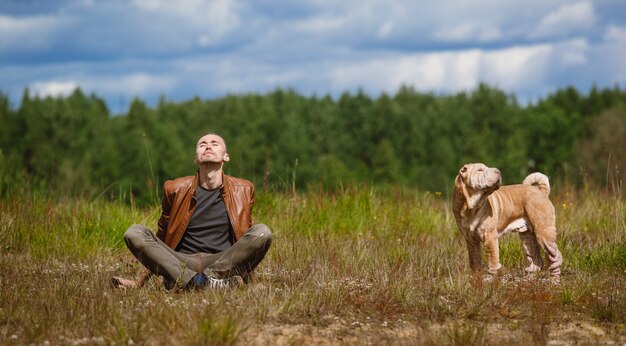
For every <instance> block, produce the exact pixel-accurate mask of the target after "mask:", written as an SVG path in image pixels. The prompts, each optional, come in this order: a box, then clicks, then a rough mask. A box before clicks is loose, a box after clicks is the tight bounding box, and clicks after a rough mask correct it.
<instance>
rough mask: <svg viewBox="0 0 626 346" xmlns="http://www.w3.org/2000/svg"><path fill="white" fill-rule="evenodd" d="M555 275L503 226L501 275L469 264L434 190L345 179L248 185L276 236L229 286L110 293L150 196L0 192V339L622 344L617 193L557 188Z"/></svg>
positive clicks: (621, 214) (623, 287)
mask: <svg viewBox="0 0 626 346" xmlns="http://www.w3.org/2000/svg"><path fill="white" fill-rule="evenodd" d="M552 200H553V202H554V204H555V207H556V208H557V227H558V230H559V236H558V237H559V238H558V244H559V247H560V249H561V251H562V253H563V256H564V265H563V274H562V285H561V286H560V287H553V286H551V285H550V284H549V283H547V280H544V279H545V278H546V274H545V273H541V274H540V275H539V276H536V277H527V276H525V274H524V267H525V266H526V263H525V259H524V256H523V254H522V248H521V245H520V242H519V239H518V237H517V236H516V235H508V236H505V237H504V238H502V239H501V243H500V248H501V261H502V263H503V266H504V268H503V272H502V274H501V275H500V276H499V277H497V278H495V279H494V280H493V281H492V282H490V283H476V282H474V281H473V280H472V279H471V278H470V275H469V268H468V264H467V254H466V250H465V244H464V241H463V239H462V237H460V235H459V233H458V231H457V229H456V225H455V223H454V218H453V216H452V214H451V210H450V203H449V201H448V200H446V199H443V198H442V197H441V196H440V194H435V193H423V192H418V191H415V190H409V189H399V188H398V189H391V190H388V191H379V190H376V189H373V188H371V187H367V186H350V187H347V188H345V189H343V190H341V191H338V192H336V193H328V192H324V191H310V192H306V193H301V194H297V195H293V194H281V193H272V192H259V193H258V194H257V196H256V204H255V213H254V214H255V215H254V216H255V221H256V222H263V223H266V224H268V225H270V227H271V228H272V230H273V233H274V242H273V245H272V249H271V250H270V252H269V254H268V257H267V258H266V259H265V261H264V262H263V263H262V264H261V266H260V267H259V268H258V270H257V271H258V277H259V283H257V284H253V285H250V286H248V287H246V288H244V289H242V290H232V291H219V290H218V291H209V292H179V293H172V292H168V291H166V290H164V289H163V288H162V286H161V285H160V283H159V281H158V280H156V279H152V280H151V281H150V282H149V283H148V285H147V286H146V287H144V288H142V289H138V290H131V291H120V290H114V289H112V288H110V287H109V279H110V277H111V276H113V275H125V276H133V275H134V274H135V273H136V272H137V270H138V269H139V267H140V265H139V264H137V262H136V261H134V260H133V258H132V256H131V255H130V254H129V253H128V251H127V250H126V249H125V247H124V244H123V241H122V236H123V234H124V232H125V230H126V228H127V227H128V226H130V225H131V224H133V223H142V224H146V225H149V226H150V227H154V226H155V225H156V221H157V218H158V217H159V208H158V207H157V206H154V207H150V208H143V209H138V208H131V207H128V206H125V205H123V204H120V203H112V202H104V201H95V202H88V201H84V200H67V201H53V200H49V199H45V198H41V197H38V198H34V197H16V196H13V197H9V198H5V199H4V200H1V201H0V203H1V204H0V268H2V270H1V271H0V344H44V343H46V342H48V343H50V344H113V343H115V344H175V345H176V344H178V345H196V344H197V345H211V344H214V345H229V344H273V343H277V342H280V343H283V344H298V343H304V344H320V343H334V344H426V345H429V344H432V345H435V344H450V345H461V344H462V345H472V344H474V345H482V344H505V345H506V344H518V343H519V340H529V341H531V342H532V343H534V344H545V343H547V342H549V341H553V342H558V341H562V342H565V343H583V344H595V343H606V342H610V341H614V342H617V343H618V344H622V343H624V342H626V329H625V327H624V325H625V324H626V297H625V294H626V293H625V292H626V225H625V220H626V217H625V216H626V212H625V210H626V208H625V205H624V203H623V201H622V200H621V199H620V196H607V195H603V194H601V193H600V192H586V193H578V194H576V193H574V192H571V191H570V192H562V193H560V194H558V195H555V196H552Z"/></svg>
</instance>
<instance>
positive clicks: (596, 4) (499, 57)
mask: <svg viewBox="0 0 626 346" xmlns="http://www.w3.org/2000/svg"><path fill="white" fill-rule="evenodd" d="M479 83H487V84H488V85H490V86H492V87H495V88H499V89H501V90H503V91H505V92H506V93H509V94H512V95H515V97H516V98H517V99H518V100H519V101H520V102H523V103H524V102H533V101H536V100H539V99H541V98H543V97H545V96H547V95H549V94H550V93H553V92H554V91H556V90H558V89H562V88H565V87H568V86H573V87H575V88H577V89H578V90H579V91H580V92H581V93H587V92H588V91H589V90H590V89H591V88H592V87H593V86H595V87H597V88H613V87H615V86H618V87H620V88H622V89H623V88H624V87H626V1H624V0H593V1H589V0H580V1H579V0H525V1H518V0H439V1H424V0H406V1H405V0H398V1H393V0H381V1H378V0H343V1H330V0H308V1H289V0H256V1H255V0H252V1H245V0H178V1H168V0H106V1H100V0H73V1H69V0H56V1H49V0H0V92H1V93H3V94H5V95H8V96H9V98H10V100H11V103H12V106H13V107H17V106H19V102H20V99H21V97H22V95H23V93H24V90H25V88H28V89H29V91H30V93H31V95H38V96H41V97H45V96H49V95H50V96H65V95H68V94H70V93H71V92H72V91H73V90H74V89H75V88H77V87H80V88H81V90H83V92H85V93H87V94H91V93H93V94H95V95H96V96H98V97H101V98H103V99H104V100H105V101H106V102H107V105H108V107H109V109H110V110H111V112H112V113H124V112H126V111H127V110H128V107H129V105H130V103H131V101H132V100H133V98H140V99H142V100H144V101H146V102H147V103H148V104H149V105H154V104H155V103H156V102H157V100H158V99H159V98H160V97H163V98H165V99H166V100H170V101H175V102H179V101H185V100H189V99H191V98H194V97H200V98H202V99H213V98H219V97H222V96H224V95H232V94H247V93H261V94H264V93H268V92H271V91H273V90H276V89H277V88H282V89H292V90H295V91H296V92H298V93H299V94H302V95H305V96H317V97H322V96H326V95H331V96H332V97H338V96H339V95H341V94H342V93H343V92H350V93H356V92H358V91H359V90H362V91H364V92H365V93H367V94H368V95H371V96H372V97H378V96H380V95H381V94H382V93H387V94H388V95H394V94H395V93H396V92H397V91H398V90H399V88H400V87H401V86H409V87H412V88H414V89H415V90H417V91H419V92H425V93H435V94H438V95H441V94H454V93H458V92H467V91H471V90H473V89H474V88H476V86H477V85H478V84H479Z"/></svg>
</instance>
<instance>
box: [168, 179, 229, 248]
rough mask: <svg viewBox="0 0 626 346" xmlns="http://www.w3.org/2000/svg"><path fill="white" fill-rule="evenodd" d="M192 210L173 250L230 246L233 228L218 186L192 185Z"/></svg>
mask: <svg viewBox="0 0 626 346" xmlns="http://www.w3.org/2000/svg"><path fill="white" fill-rule="evenodd" d="M196 201H197V203H196V210H195V211H194V213H193V216H192V217H191V220H189V225H187V230H186V231H185V234H184V235H183V238H182V239H181V240H180V242H179V243H178V246H177V247H176V251H179V252H182V253H187V254H191V253H198V252H207V253H218V252H222V251H224V250H226V249H228V248H230V247H231V246H232V245H233V243H234V239H233V232H232V231H231V225H230V220H229V219H228V213H226V206H225V205H224V201H223V200H222V195H221V194H220V189H219V188H217V189H213V190H208V189H205V188H203V187H201V186H199V185H198V187H197V188H196Z"/></svg>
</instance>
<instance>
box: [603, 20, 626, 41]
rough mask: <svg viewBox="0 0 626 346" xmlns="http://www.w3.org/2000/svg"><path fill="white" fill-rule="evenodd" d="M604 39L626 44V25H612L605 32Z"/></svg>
mask: <svg viewBox="0 0 626 346" xmlns="http://www.w3.org/2000/svg"><path fill="white" fill-rule="evenodd" d="M604 40H605V41H608V42H613V43H617V44H624V45H626V27H624V26H616V25H611V26H609V27H608V28H607V29H606V32H605V33H604Z"/></svg>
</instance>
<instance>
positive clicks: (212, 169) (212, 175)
mask: <svg viewBox="0 0 626 346" xmlns="http://www.w3.org/2000/svg"><path fill="white" fill-rule="evenodd" d="M223 173H224V172H223V171H222V165H219V166H213V165H200V167H199V172H198V184H199V185H200V186H202V187H203V188H205V189H210V190H212V189H217V188H218V187H220V186H222V178H223Z"/></svg>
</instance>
